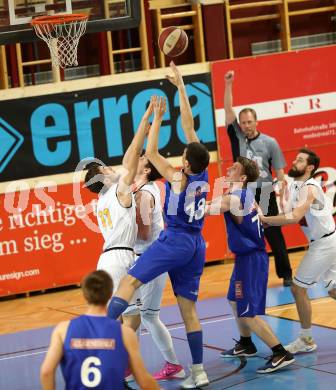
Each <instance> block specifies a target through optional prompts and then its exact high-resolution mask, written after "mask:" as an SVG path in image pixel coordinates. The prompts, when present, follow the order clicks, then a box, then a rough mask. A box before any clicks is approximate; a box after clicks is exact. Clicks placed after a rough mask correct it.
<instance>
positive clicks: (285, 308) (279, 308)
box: [266, 296, 333, 315]
mask: <svg viewBox="0 0 336 390" xmlns="http://www.w3.org/2000/svg"><path fill="white" fill-rule="evenodd" d="M322 298H328V299H327V300H328V301H329V299H330V301H333V298H329V297H327V296H326V297H320V298H315V299H322ZM325 302H326V300H325V299H324V300H323V301H310V303H311V304H312V305H318V304H320V303H325ZM288 305H294V306H295V302H293V303H286V304H285V305H282V307H277V308H274V309H267V310H266V315H267V314H268V313H275V312H276V311H283V310H288V309H292V308H291V307H284V306H288Z"/></svg>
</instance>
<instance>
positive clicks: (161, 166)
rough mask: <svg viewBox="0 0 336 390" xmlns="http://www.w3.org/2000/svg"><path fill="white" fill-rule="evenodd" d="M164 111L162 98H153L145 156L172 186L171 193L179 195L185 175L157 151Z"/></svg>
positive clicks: (185, 181) (185, 180) (164, 101)
mask: <svg viewBox="0 0 336 390" xmlns="http://www.w3.org/2000/svg"><path fill="white" fill-rule="evenodd" d="M165 111H166V100H165V99H164V98H161V97H160V98H159V97H156V98H155V103H154V119H153V123H152V125H151V127H150V130H149V135H148V143H147V148H146V156H147V158H148V160H149V161H150V162H151V163H152V164H153V165H154V167H155V168H156V169H157V170H158V171H159V173H160V174H161V176H162V177H164V178H165V179H166V180H167V181H168V182H169V183H171V184H172V188H173V191H174V192H175V193H179V192H181V191H183V189H184V188H185V186H186V183H187V178H186V175H184V174H181V172H180V171H177V170H176V169H175V168H174V167H173V166H172V165H171V164H170V163H169V162H168V161H167V160H166V159H165V158H164V157H163V156H162V155H161V154H160V153H159V150H158V143H159V131H160V126H161V123H162V118H163V115H164V113H165Z"/></svg>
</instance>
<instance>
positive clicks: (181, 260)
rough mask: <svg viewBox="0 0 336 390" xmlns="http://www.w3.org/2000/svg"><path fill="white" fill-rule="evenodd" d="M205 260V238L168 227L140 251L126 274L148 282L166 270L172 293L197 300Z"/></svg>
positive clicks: (198, 234)
mask: <svg viewBox="0 0 336 390" xmlns="http://www.w3.org/2000/svg"><path fill="white" fill-rule="evenodd" d="M204 263H205V242H204V239H203V237H202V235H201V234H200V233H199V232H186V231H183V230H181V229H175V228H174V229H173V228H169V229H167V230H164V231H162V232H161V233H160V236H159V238H158V239H157V240H156V241H154V242H153V244H152V245H151V246H150V247H149V248H148V249H147V250H146V252H145V253H143V254H142V255H141V256H140V257H139V258H138V259H137V261H136V262H135V264H134V265H133V266H132V267H131V268H130V269H129V271H128V274H129V275H131V276H133V277H134V278H136V279H138V280H140V282H142V283H144V284H145V283H148V282H150V281H151V280H153V279H154V278H156V277H157V276H159V275H161V274H163V273H164V272H168V273H169V277H170V280H171V283H172V286H173V291H174V293H175V295H180V296H182V297H184V298H187V299H190V300H191V301H197V298H198V289H199V283H200V278H201V275H202V273H203V268H204Z"/></svg>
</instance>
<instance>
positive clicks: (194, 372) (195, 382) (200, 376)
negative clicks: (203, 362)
mask: <svg viewBox="0 0 336 390" xmlns="http://www.w3.org/2000/svg"><path fill="white" fill-rule="evenodd" d="M209 383H210V382H209V379H208V376H207V373H206V372H205V371H204V369H203V368H197V369H195V368H191V370H190V375H189V376H188V378H187V379H185V380H184V381H183V382H182V384H181V388H182V389H195V388H196V387H205V386H208V384H209Z"/></svg>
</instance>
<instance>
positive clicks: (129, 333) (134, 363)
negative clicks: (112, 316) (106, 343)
mask: <svg viewBox="0 0 336 390" xmlns="http://www.w3.org/2000/svg"><path fill="white" fill-rule="evenodd" d="M121 332H122V338H123V342H124V346H125V348H126V350H127V352H128V356H129V365H130V369H131V372H132V374H133V375H134V378H135V380H136V382H137V384H138V385H139V386H140V388H141V389H143V390H159V389H160V387H159V385H158V383H157V382H156V381H155V379H154V378H153V377H152V376H151V374H150V373H149V372H148V371H147V369H146V367H145V364H144V362H143V360H142V357H141V354H140V348H139V343H138V340H137V337H136V335H135V333H134V331H133V329H131V328H128V327H127V326H125V325H121Z"/></svg>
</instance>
